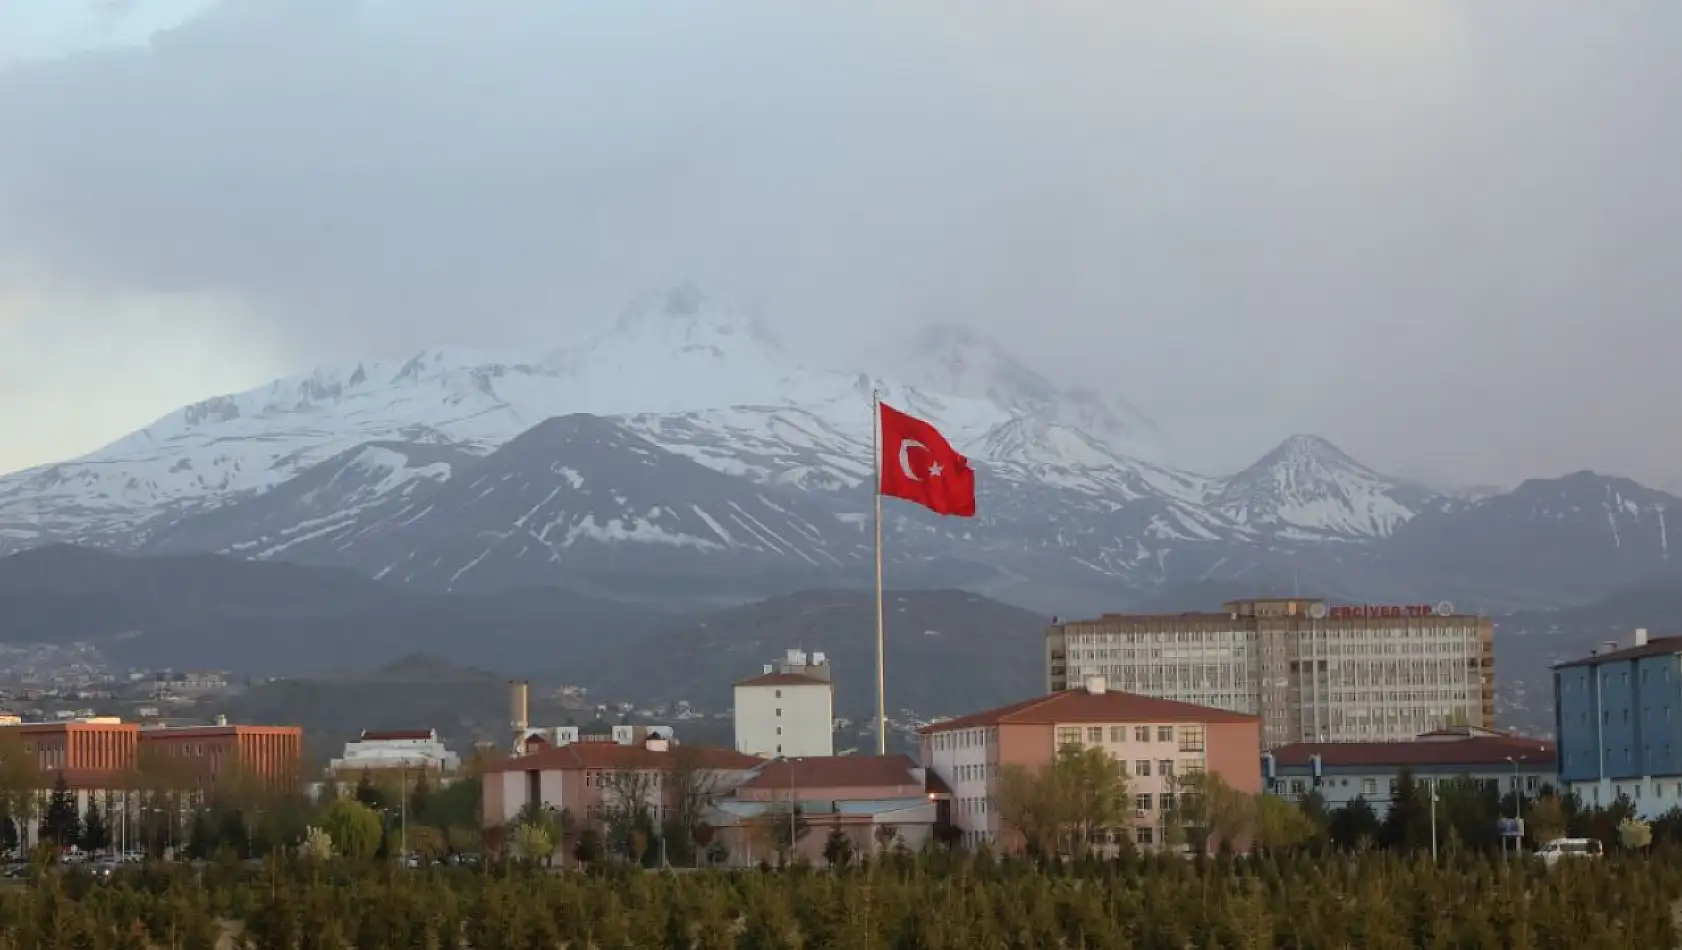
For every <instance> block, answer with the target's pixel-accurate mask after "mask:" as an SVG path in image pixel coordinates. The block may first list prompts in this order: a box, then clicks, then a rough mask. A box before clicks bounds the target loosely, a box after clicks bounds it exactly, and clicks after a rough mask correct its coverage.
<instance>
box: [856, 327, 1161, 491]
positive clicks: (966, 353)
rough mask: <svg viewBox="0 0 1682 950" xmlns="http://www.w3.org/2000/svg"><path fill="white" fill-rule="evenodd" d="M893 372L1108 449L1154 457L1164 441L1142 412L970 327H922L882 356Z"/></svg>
mask: <svg viewBox="0 0 1682 950" xmlns="http://www.w3.org/2000/svg"><path fill="white" fill-rule="evenodd" d="M882 360H883V362H884V363H885V364H886V365H890V366H893V367H895V369H896V371H897V374H898V375H900V376H901V377H903V378H906V379H914V380H917V381H919V382H920V383H921V384H922V385H923V386H925V387H927V388H928V389H931V390H933V391H935V392H942V393H950V394H952V395H958V396H969V397H971V398H976V399H985V400H987V401H989V402H992V403H994V404H996V405H999V406H1002V407H1004V408H1005V409H1008V410H1010V412H1011V413H1012V414H1013V415H1017V416H1023V417H1027V418H1033V419H1038V420H1043V421H1046V422H1056V423H1063V424H1065V425H1067V426H1070V427H1073V428H1075V429H1079V430H1082V431H1084V432H1088V433H1091V434H1092V436H1094V437H1095V438H1096V439H1097V441H1098V442H1100V443H1102V444H1103V445H1105V446H1107V447H1108V449H1109V450H1110V451H1113V452H1118V453H1120V454H1122V455H1126V456H1129V457H1133V458H1144V459H1161V458H1163V457H1164V455H1165V454H1166V451H1167V446H1168V439H1167V437H1166V436H1165V435H1164V434H1163V432H1162V430H1161V428H1159V427H1158V426H1157V424H1156V423H1155V422H1154V421H1152V420H1151V419H1150V418H1149V417H1148V416H1146V415H1145V414H1144V413H1143V412H1140V411H1139V410H1138V409H1137V408H1135V407H1134V406H1132V405H1131V404H1129V403H1128V402H1127V401H1126V400H1123V399H1121V398H1120V397H1118V396H1110V395H1104V394H1100V393H1097V392H1094V391H1093V390H1091V389H1087V388H1084V387H1078V386H1061V385H1058V384H1057V383H1055V382H1053V381H1052V380H1051V379H1049V378H1047V377H1046V376H1045V375H1044V374H1042V373H1040V372H1038V371H1036V370H1034V369H1031V368H1029V367H1027V366H1025V365H1023V363H1022V362H1021V361H1020V360H1018V359H1017V358H1016V357H1015V356H1013V355H1011V354H1010V352H1009V351H1007V350H1006V349H1005V347H1004V346H1003V345H1001V344H1000V343H999V342H998V341H996V340H993V339H990V338H988V337H986V336H983V335H982V334H980V333H978V332H976V331H975V330H974V329H971V328H970V327H966V326H962V325H959V324H953V323H937V324H933V325H931V326H928V327H925V328H924V329H923V330H922V331H920V332H919V333H918V334H917V335H916V337H915V338H914V340H913V342H912V345H911V346H910V347H909V349H908V350H906V351H904V352H903V353H901V352H895V353H893V354H887V355H884V356H883V357H882Z"/></svg>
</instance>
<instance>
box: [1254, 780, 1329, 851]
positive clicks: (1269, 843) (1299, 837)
mask: <svg viewBox="0 0 1682 950" xmlns="http://www.w3.org/2000/svg"><path fill="white" fill-rule="evenodd" d="M1254 810H1255V815H1256V823H1255V827H1256V831H1255V835H1256V847H1258V848H1260V849H1261V850H1262V851H1263V852H1265V853H1270V852H1274V851H1281V850H1286V849H1290V848H1300V847H1302V846H1304V845H1306V844H1308V843H1309V842H1310V841H1312V840H1313V839H1314V837H1315V836H1316V835H1318V834H1319V831H1320V829H1319V827H1318V826H1316V825H1315V824H1314V822H1313V821H1312V820H1310V819H1309V817H1308V816H1307V815H1306V814H1304V813H1303V811H1302V809H1300V808H1295V807H1293V806H1292V805H1291V803H1290V802H1287V801H1285V800H1284V799H1282V798H1279V797H1278V796H1276V795H1268V794H1266V793H1263V794H1260V795H1257V796H1255V805H1254Z"/></svg>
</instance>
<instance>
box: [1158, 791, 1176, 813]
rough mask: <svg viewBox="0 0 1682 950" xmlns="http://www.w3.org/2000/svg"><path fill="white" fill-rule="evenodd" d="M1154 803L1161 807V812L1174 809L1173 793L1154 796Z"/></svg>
mask: <svg viewBox="0 0 1682 950" xmlns="http://www.w3.org/2000/svg"><path fill="white" fill-rule="evenodd" d="M1156 803H1157V804H1158V805H1160V806H1161V807H1162V810H1163V811H1168V810H1169V809H1171V808H1173V807H1174V793H1173V792H1163V793H1162V794H1161V795H1158V796H1156Z"/></svg>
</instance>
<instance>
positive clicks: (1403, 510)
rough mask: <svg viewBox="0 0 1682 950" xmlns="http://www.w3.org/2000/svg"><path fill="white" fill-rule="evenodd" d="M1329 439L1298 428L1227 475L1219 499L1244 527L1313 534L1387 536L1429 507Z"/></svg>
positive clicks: (1216, 499) (1424, 495)
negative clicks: (1257, 457)
mask: <svg viewBox="0 0 1682 950" xmlns="http://www.w3.org/2000/svg"><path fill="white" fill-rule="evenodd" d="M1428 501H1429V499H1428V495H1427V493H1425V492H1422V491H1419V490H1417V489H1414V488H1411V487H1409V486H1405V485H1402V484H1400V483H1399V482H1397V481H1395V480H1393V479H1390V478H1386V477H1385V476H1383V475H1380V474H1378V473H1377V472H1375V471H1373V470H1372V469H1370V468H1368V467H1367V466H1365V465H1362V464H1361V463H1360V462H1357V461H1356V460H1355V459H1353V458H1351V457H1350V456H1349V455H1348V454H1347V453H1345V452H1344V451H1343V450H1342V449H1340V448H1338V447H1337V446H1335V445H1333V444H1332V443H1331V442H1330V441H1328V440H1327V439H1324V438H1322V437H1320V436H1317V435H1310V434H1306V433H1299V434H1297V435H1293V436H1291V437H1289V438H1287V439H1285V441H1283V442H1281V443H1279V445H1278V446H1276V447H1275V448H1274V449H1273V450H1272V451H1271V452H1268V453H1267V454H1266V455H1264V456H1262V457H1261V459H1260V460H1259V461H1257V462H1256V463H1255V464H1254V465H1251V466H1250V467H1249V468H1246V469H1245V470H1244V471H1242V472H1239V473H1238V474H1237V475H1234V476H1232V477H1231V478H1230V479H1227V480H1226V482H1225V483H1224V484H1222V485H1221V486H1220V488H1219V490H1218V491H1217V492H1216V493H1215V497H1214V499H1213V502H1214V504H1215V506H1216V507H1217V508H1219V509H1220V510H1221V511H1222V512H1224V513H1225V514H1227V515H1228V516H1230V517H1232V518H1233V519H1234V520H1236V521H1238V522H1240V523H1245V524H1262V525H1276V526H1279V527H1281V528H1284V529H1287V530H1297V531H1301V532H1307V533H1314V534H1333V535H1349V536H1365V537H1375V536H1376V537H1384V536H1387V535H1389V534H1390V533H1391V532H1392V531H1394V530H1395V529H1396V528H1397V527H1398V526H1399V525H1401V524H1402V523H1403V522H1406V521H1407V520H1408V519H1410V518H1412V517H1413V516H1414V514H1416V513H1417V512H1418V511H1419V510H1421V509H1422V508H1423V507H1425V506H1426V505H1427V504H1428Z"/></svg>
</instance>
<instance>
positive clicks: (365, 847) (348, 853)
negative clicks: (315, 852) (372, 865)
mask: <svg viewBox="0 0 1682 950" xmlns="http://www.w3.org/2000/svg"><path fill="white" fill-rule="evenodd" d="M321 828H322V830H323V831H325V832H327V836H328V837H329V838H331V839H332V841H333V847H334V849H335V850H336V851H337V852H338V853H339V854H341V855H344V856H345V857H346V858H350V859H352V860H357V861H366V860H368V859H369V858H372V857H373V856H374V855H375V854H376V853H377V852H378V851H379V848H380V839H381V837H382V836H383V834H384V829H383V828H382V826H381V822H380V816H379V813H378V812H376V811H374V810H373V809H372V808H369V807H368V806H367V805H364V804H363V803H361V802H359V801H354V800H352V799H348V798H342V799H340V800H338V801H336V802H334V803H333V804H332V806H331V807H329V808H328V809H327V813H326V814H325V815H324V816H322V819H321Z"/></svg>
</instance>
